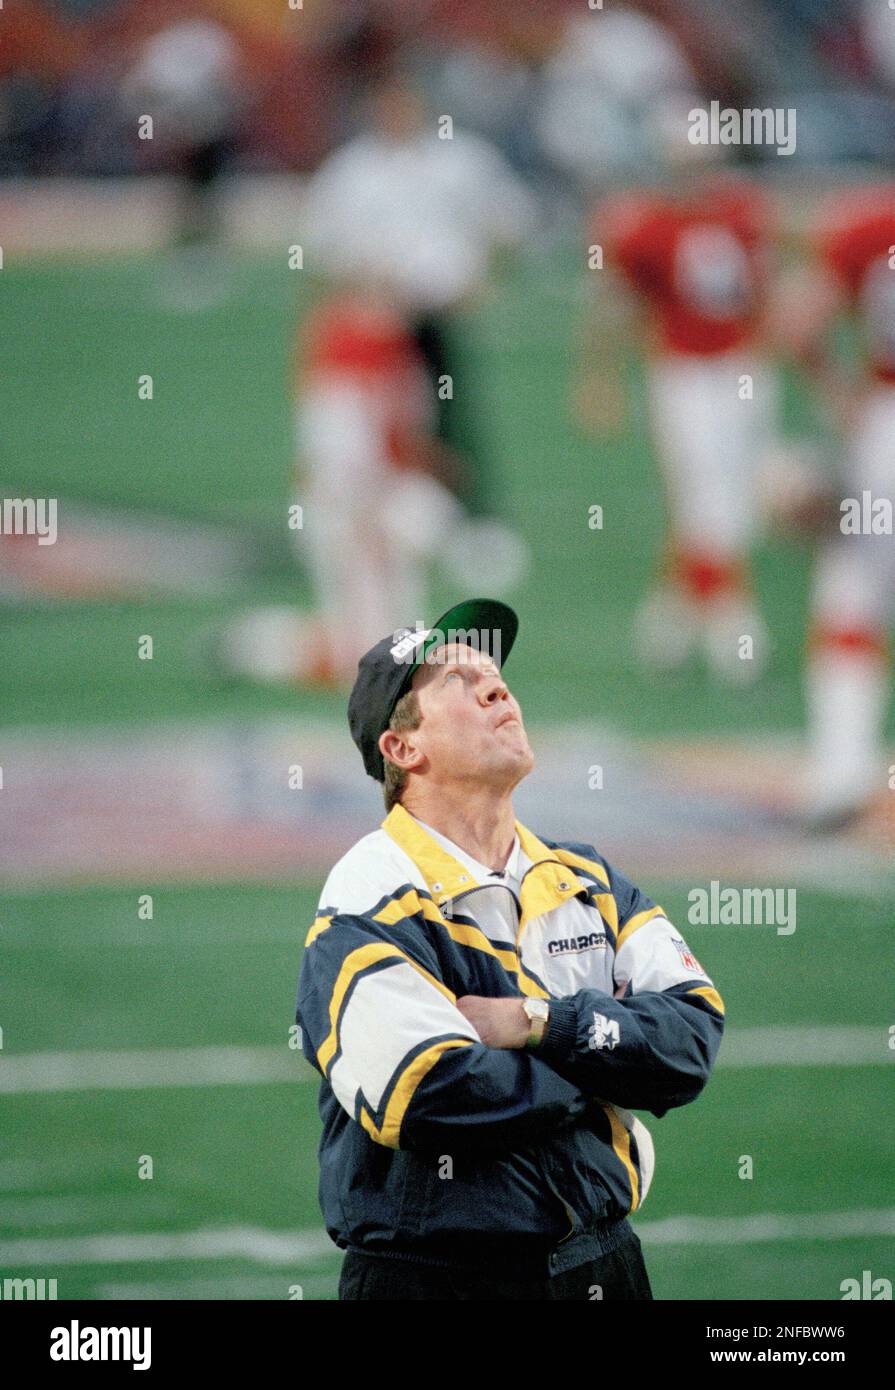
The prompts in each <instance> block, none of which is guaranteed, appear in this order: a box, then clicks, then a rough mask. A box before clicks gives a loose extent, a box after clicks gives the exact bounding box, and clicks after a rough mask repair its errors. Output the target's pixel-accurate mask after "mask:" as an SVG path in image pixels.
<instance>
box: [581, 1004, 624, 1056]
mask: <svg viewBox="0 0 895 1390" xmlns="http://www.w3.org/2000/svg"><path fill="white" fill-rule="evenodd" d="M618 1040H619V1032H618V1024H617V1023H616V1021H615V1019H614V1018H612V1019H610V1018H607V1017H606V1015H605V1014H598V1013H597V1012H596V1010H594V1021H593V1023H592V1024H591V1025H590V1028H589V1029H588V1033H587V1045H588V1047H590V1048H593V1049H594V1050H596V1049H600V1050H601V1051H602V1050H603V1048H606V1049H608V1050H609V1051H610V1052H611V1051H612V1049H613V1048H614V1047H615V1046H616V1044H617V1043H618Z"/></svg>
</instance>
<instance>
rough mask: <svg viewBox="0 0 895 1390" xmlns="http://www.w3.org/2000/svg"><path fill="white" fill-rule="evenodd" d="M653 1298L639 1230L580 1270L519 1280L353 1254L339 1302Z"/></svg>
mask: <svg viewBox="0 0 895 1390" xmlns="http://www.w3.org/2000/svg"><path fill="white" fill-rule="evenodd" d="M652 1296H653V1294H652V1290H651V1288H650V1283H649V1278H648V1276H647V1272H646V1267H645V1265H644V1263H643V1255H642V1252H641V1248H640V1241H639V1239H638V1238H637V1236H636V1234H635V1233H634V1231H633V1230H631V1229H629V1230H628V1232H626V1233H625V1237H624V1239H623V1240H622V1241H621V1242H620V1243H619V1244H618V1245H617V1246H616V1248H615V1249H614V1250H611V1251H610V1252H609V1253H608V1254H605V1255H600V1256H598V1257H597V1258H596V1259H593V1260H588V1261H587V1262H586V1263H585V1264H581V1265H576V1266H575V1268H574V1269H568V1270H565V1271H563V1272H562V1273H561V1274H554V1275H552V1276H548V1275H546V1274H545V1275H544V1277H542V1278H521V1279H520V1278H519V1277H518V1276H517V1275H515V1274H514V1273H513V1270H512V1268H509V1267H507V1268H505V1269H494V1268H490V1267H486V1268H469V1269H465V1268H460V1267H456V1266H455V1267H454V1268H451V1269H448V1268H441V1267H437V1266H434V1265H424V1264H421V1263H418V1262H417V1261H415V1260H405V1259H399V1258H396V1257H394V1256H391V1255H367V1254H361V1253H360V1252H359V1251H357V1250H349V1251H348V1254H347V1255H346V1256H345V1263H344V1264H343V1265H342V1276H341V1279H340V1280H339V1299H340V1300H341V1301H342V1302H353V1301H356V1300H358V1299H377V1300H381V1301H382V1300H388V1301H391V1302H411V1301H412V1302H420V1301H427V1302H442V1303H445V1302H451V1301H453V1300H454V1299H464V1300H467V1301H472V1302H478V1303H484V1302H496V1301H497V1300H504V1299H515V1300H519V1299H522V1300H524V1301H527V1302H535V1301H541V1300H545V1299H577V1300H579V1301H583V1302H594V1301H596V1300H598V1299H602V1300H607V1299H609V1300H612V1301H618V1300H619V1299H625V1300H628V1301H634V1300H639V1301H645V1300H647V1299H651V1298H652Z"/></svg>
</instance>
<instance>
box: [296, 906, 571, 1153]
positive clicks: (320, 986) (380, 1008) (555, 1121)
mask: <svg viewBox="0 0 895 1390" xmlns="http://www.w3.org/2000/svg"><path fill="white" fill-rule="evenodd" d="M296 1018H297V1021H298V1023H299V1025H300V1027H301V1029H302V1046H303V1048H304V1051H305V1055H306V1057H307V1058H308V1060H309V1061H310V1062H311V1063H312V1065H313V1066H314V1067H315V1068H316V1069H317V1071H319V1072H320V1074H321V1076H322V1077H323V1078H324V1082H325V1083H327V1084H328V1085H329V1086H331V1087H332V1090H333V1093H334V1095H335V1096H336V1099H337V1100H338V1101H339V1103H340V1104H341V1105H342V1107H343V1108H344V1109H345V1110H346V1111H347V1112H348V1114H349V1115H350V1116H351V1118H352V1119H353V1120H355V1121H356V1122H357V1123H358V1124H360V1125H362V1126H363V1128H364V1129H365V1130H366V1132H367V1134H368V1135H369V1136H370V1138H371V1139H373V1140H374V1141H375V1142H376V1143H377V1144H383V1145H385V1146H386V1147H387V1148H393V1149H397V1148H401V1149H417V1150H432V1149H435V1150H436V1151H440V1152H444V1151H445V1150H447V1151H451V1150H453V1151H454V1152H461V1151H490V1152H500V1151H505V1150H510V1149H518V1148H521V1147H525V1146H526V1145H528V1144H531V1143H535V1142H537V1141H538V1140H540V1139H542V1138H545V1137H546V1136H547V1135H549V1134H551V1133H554V1132H555V1131H556V1130H557V1129H559V1128H562V1127H564V1126H566V1125H570V1124H573V1123H574V1122H575V1121H576V1119H577V1118H578V1117H579V1116H581V1115H583V1113H584V1111H585V1110H586V1109H587V1108H588V1101H587V1098H586V1097H585V1096H584V1095H583V1094H582V1092H581V1091H580V1090H579V1088H578V1087H577V1086H576V1085H575V1084H574V1082H571V1081H568V1080H565V1079H564V1078H563V1077H561V1076H560V1075H558V1074H557V1072H556V1071H555V1070H554V1069H553V1068H551V1067H550V1066H549V1065H548V1064H547V1063H546V1062H544V1061H541V1060H540V1059H538V1058H536V1057H534V1056H533V1055H532V1054H530V1053H525V1052H516V1051H507V1050H498V1049H495V1048H489V1047H486V1046H485V1044H484V1043H483V1042H482V1041H481V1039H480V1037H479V1035H478V1033H477V1032H476V1030H475V1028H474V1027H473V1025H472V1024H471V1023H470V1022H469V1021H468V1020H467V1019H466V1018H465V1017H464V1015H463V1014H462V1013H461V1012H460V1010H459V1009H458V1008H457V1006H456V998H455V996H454V994H452V992H451V991H450V990H449V989H448V988H447V986H446V985H445V984H444V983H443V981H442V980H441V979H440V978H439V970H438V961H437V957H436V954H435V952H434V950H432V949H431V947H429V945H428V943H427V942H426V940H425V939H424V938H423V937H422V936H419V937H418V938H417V939H415V940H414V944H413V948H412V950H411V949H409V948H408V942H407V940H404V939H402V938H401V936H400V934H398V933H396V931H395V930H390V928H389V926H388V925H387V924H383V923H381V922H379V921H377V920H376V919H375V918H373V917H372V916H371V917H367V916H355V915H349V914H336V915H334V916H332V917H331V918H330V917H326V916H323V917H318V919H317V922H316V923H315V925H314V927H312V929H311V931H310V933H309V935H308V940H307V942H306V946H305V954H304V958H303V960H302V966H301V975H300V979H299V989H298V1011H297V1014H296Z"/></svg>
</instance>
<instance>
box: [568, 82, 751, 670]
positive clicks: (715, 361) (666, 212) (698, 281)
mask: <svg viewBox="0 0 895 1390" xmlns="http://www.w3.org/2000/svg"><path fill="white" fill-rule="evenodd" d="M686 109H687V103H686V102H685V101H675V102H673V103H668V104H665V105H663V107H662V108H661V119H660V118H659V117H658V116H657V123H658V125H659V126H660V140H661V143H662V145H663V148H664V152H665V158H666V161H667V165H668V175H667V179H666V182H665V183H664V184H661V185H659V186H657V187H656V188H655V189H653V190H650V191H642V192H637V191H631V192H626V193H623V194H617V195H614V196H612V197H609V198H607V199H606V200H605V201H604V203H603V204H602V205H601V206H600V207H598V209H597V211H596V214H595V216H594V219H593V225H592V235H591V238H590V240H591V242H592V243H593V245H594V246H595V247H599V248H601V250H602V252H603V255H604V257H605V260H604V267H605V268H606V269H609V270H610V271H615V272H616V276H615V279H616V284H617V283H618V281H619V280H621V281H622V282H623V283H624V284H625V285H626V286H627V288H628V290H629V293H628V295H626V296H624V297H622V298H621V302H619V301H618V297H616V301H615V302H614V303H613V302H612V301H611V297H610V296H609V294H608V293H607V292H606V291H605V290H604V284H605V281H604V279H603V275H602V272H601V273H600V274H599V278H598V281H597V285H596V288H595V298H596V301H597V304H596V319H595V323H594V325H593V328H592V337H591V342H590V344H589V347H588V350H587V355H588V365H587V376H586V379H585V381H584V383H583V384H582V386H581V388H580V389H579V400H578V407H579V414H581V415H582V416H583V417H584V418H585V420H586V422H587V423H589V424H590V425H603V426H604V427H606V426H610V427H611V426H616V427H617V425H618V424H619V423H620V409H621V398H620V389H619V384H618V378H617V371H618V368H617V357H618V340H619V334H620V333H624V331H625V329H626V328H627V329H628V330H630V328H631V327H632V326H634V325H632V324H631V321H630V320H631V313H630V310H631V308H632V307H633V305H634V304H636V305H637V306H638V308H639V310H640V315H639V317H640V323H639V329H640V336H641V341H642V342H643V343H644V345H645V347H646V351H647V378H648V401H649V417H650V426H651V432H652V438H653V445H654V449H655V453H656V456H657V459H658V462H659V464H660V467H661V471H662V476H663V479H664V483H665V488H666V493H667V526H668V535H667V541H666V545H665V550H664V558H663V565H662V574H661V578H660V583H659V585H658V586H657V587H656V588H655V590H654V591H653V592H652V593H651V594H650V596H649V597H648V599H647V601H646V603H645V604H644V605H643V607H642V608H641V610H640V612H639V614H638V620H637V629H636V636H637V644H638V649H639V653H640V657H641V660H642V661H643V663H644V664H645V665H646V666H647V667H649V668H655V669H671V668H673V667H675V666H678V665H680V664H681V663H682V662H684V661H685V660H686V659H688V658H689V656H690V655H691V653H692V652H693V650H694V649H695V648H696V647H698V646H701V647H702V649H703V651H704V654H705V658H706V660H707V662H708V665H709V669H710V670H711V672H712V673H713V674H714V675H715V676H717V677H718V678H720V679H723V680H726V681H729V682H733V683H746V682H748V681H750V680H752V679H754V678H755V677H757V676H758V675H759V674H760V672H761V671H762V670H763V668H764V665H765V663H766V660H767V655H768V639H767V632H766V628H765V625H764V622H763V620H762V617H761V615H760V613H759V612H758V609H757V607H756V603H755V599H754V597H753V594H752V590H751V585H750V578H749V551H750V546H751V545H752V543H753V539H754V536H755V530H756V480H757V475H758V470H759V466H760V464H761V460H762V457H763V455H764V454H765V453H766V451H767V450H768V449H769V448H770V447H771V445H772V444H773V442H774V436H775V417H776V413H777V384H776V378H775V373H774V371H773V369H772V367H771V365H770V363H769V361H768V357H767V354H766V350H765V346H764V342H763V317H764V308H765V301H766V291H767V280H768V269H769V268H768V260H769V255H768V252H769V238H770V217H769V212H768V209H767V207H766V206H765V203H764V200H763V199H762V197H761V196H760V195H759V193H758V192H757V191H756V190H755V189H754V188H753V186H752V185H750V184H749V183H747V182H746V181H744V180H742V179H737V178H734V177H733V176H731V175H729V174H727V173H726V172H724V171H722V170H719V169H718V168H717V167H716V160H717V156H718V155H719V153H720V151H719V149H718V148H717V147H709V146H694V145H691V144H690V142H689V140H688V139H687V124H686ZM631 291H633V294H631V293H630V292H631ZM610 305H611V307H612V310H613V312H614V313H615V315H616V316H615V318H614V320H612V321H608V318H607V308H608V307H610ZM625 320H627V322H625ZM613 359H615V360H613ZM744 638H748V639H750V641H749V642H744V640H743V639H744Z"/></svg>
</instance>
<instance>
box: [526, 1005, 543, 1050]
mask: <svg viewBox="0 0 895 1390" xmlns="http://www.w3.org/2000/svg"><path fill="white" fill-rule="evenodd" d="M522 1007H523V1009H524V1010H525V1016H526V1018H527V1019H528V1021H529V1023H530V1024H531V1031H530V1032H529V1035H528V1042H527V1043H526V1044H525V1046H526V1047H540V1045H541V1043H542V1042H543V1041H544V1035H545V1034H546V1032H547V1028H548V1026H549V1024H550V1005H549V1004H548V1003H547V1000H546V999H523V1000H522Z"/></svg>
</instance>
